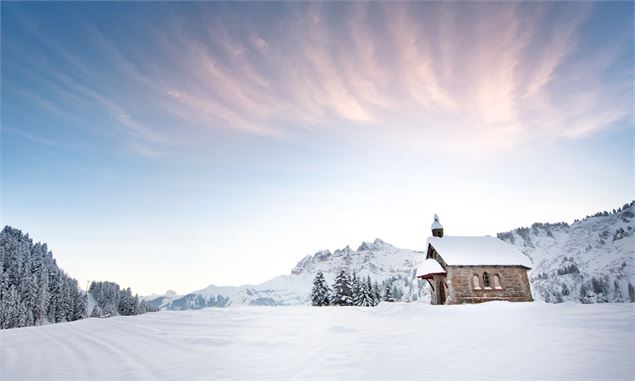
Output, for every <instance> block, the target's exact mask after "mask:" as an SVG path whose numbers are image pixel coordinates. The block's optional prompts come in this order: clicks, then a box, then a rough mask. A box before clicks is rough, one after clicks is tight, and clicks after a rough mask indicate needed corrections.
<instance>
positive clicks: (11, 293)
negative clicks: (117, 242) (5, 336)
mask: <svg viewBox="0 0 635 381" xmlns="http://www.w3.org/2000/svg"><path fill="white" fill-rule="evenodd" d="M90 293H91V295H93V296H94V299H95V307H94V308H93V309H92V314H91V316H93V317H108V316H112V315H138V314H142V313H144V312H150V311H156V308H154V307H151V306H150V305H148V304H147V303H145V302H140V301H139V297H138V296H137V295H134V296H133V295H132V291H131V290H130V288H126V289H123V290H120V288H119V285H118V284H116V283H112V282H93V283H92V284H91V286H90ZM90 312H91V311H89V310H88V295H87V294H86V293H85V292H84V291H82V290H81V289H80V288H79V285H78V284H77V280H75V279H73V278H71V277H69V276H68V275H66V273H65V272H64V271H63V270H62V269H60V268H59V267H58V266H57V263H56V262H55V259H53V253H52V252H50V251H49V250H48V247H47V245H46V244H45V243H44V244H43V243H39V242H38V243H33V240H32V239H31V238H30V237H29V235H28V234H23V233H22V231H20V230H18V229H15V228H12V227H10V226H6V227H5V228H4V229H2V231H1V232H0V329H5V328H17V327H29V326H33V325H41V324H46V323H61V322H69V321H74V320H79V319H84V318H86V317H88V315H89V313H90Z"/></svg>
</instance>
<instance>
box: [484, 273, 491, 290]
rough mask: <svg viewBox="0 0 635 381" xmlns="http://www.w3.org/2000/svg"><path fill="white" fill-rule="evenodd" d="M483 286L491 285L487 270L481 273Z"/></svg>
mask: <svg viewBox="0 0 635 381" xmlns="http://www.w3.org/2000/svg"><path fill="white" fill-rule="evenodd" d="M483 286H484V287H491V285H490V283H489V274H488V273H487V272H484V273H483Z"/></svg>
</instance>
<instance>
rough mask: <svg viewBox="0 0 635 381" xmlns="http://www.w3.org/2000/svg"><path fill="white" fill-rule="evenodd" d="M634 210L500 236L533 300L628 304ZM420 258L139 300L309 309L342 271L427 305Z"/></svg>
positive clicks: (327, 261)
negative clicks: (526, 266) (312, 297)
mask: <svg viewBox="0 0 635 381" xmlns="http://www.w3.org/2000/svg"><path fill="white" fill-rule="evenodd" d="M634 227H635V205H634V204H633V203H630V204H626V205H624V206H623V207H622V208H619V209H618V210H614V211H613V212H612V213H609V212H602V213H597V214H595V215H593V216H589V217H587V218H585V219H583V220H580V221H575V222H574V223H573V224H572V225H569V224H567V223H556V224H543V223H537V224H533V225H532V226H531V227H529V228H518V229H514V230H512V231H510V232H506V233H499V234H498V237H499V238H500V239H502V240H504V241H506V242H508V243H509V244H512V245H514V246H515V247H517V248H518V249H519V250H521V251H522V252H523V253H525V254H526V255H527V256H528V257H529V258H530V259H531V261H532V264H533V269H532V270H531V272H530V282H531V286H532V292H533V294H534V298H535V299H536V300H544V301H547V302H552V303H558V302H562V301H572V302H583V303H598V302H628V301H633V300H634V298H635V291H634V290H633V284H635V276H634V274H633V257H634V254H635V249H634V248H635V237H634V236H633V231H634ZM424 254H425V253H424V252H423V251H416V250H410V249H400V248H397V247H395V246H393V245H391V244H389V243H386V242H384V241H382V240H380V239H376V240H375V241H373V242H363V243H362V244H361V245H360V246H359V247H358V248H357V250H353V249H351V248H350V247H349V246H346V247H345V248H343V249H339V250H335V251H333V252H331V251H330V250H322V251H318V252H317V253H315V254H313V255H307V256H306V257H304V258H303V259H302V260H300V261H299V262H298V264H297V265H296V266H295V267H294V268H293V269H292V270H291V273H290V274H289V275H280V276H277V277H275V278H273V279H271V280H269V281H267V282H264V283H261V284H258V285H243V286H237V287H233V286H225V287H220V286H215V285H210V286H208V287H206V288H204V289H202V290H197V291H194V292H191V293H189V294H187V295H183V296H178V295H174V294H173V293H172V294H166V295H161V296H158V297H156V298H144V299H145V300H146V301H147V302H148V303H149V304H151V305H153V306H156V307H158V308H161V309H168V310H187V309H201V308H205V307H228V306H237V305H268V306H280V305H298V304H309V294H310V290H311V286H312V281H313V278H314V276H315V274H316V273H317V272H318V271H321V272H322V273H324V276H325V278H326V280H327V281H328V282H329V283H332V282H333V280H334V278H335V275H336V273H337V272H339V271H340V270H341V269H345V270H347V271H356V272H357V273H358V275H360V276H362V277H366V276H370V277H371V279H373V281H375V280H377V281H378V282H381V283H384V284H386V283H390V284H391V285H392V287H393V294H394V295H395V298H396V299H397V300H400V301H416V300H422V301H428V300H429V295H428V286H427V285H426V284H425V283H424V282H422V281H419V280H417V279H416V278H415V273H416V266H417V264H418V263H419V262H420V261H421V260H422V258H423V255H424Z"/></svg>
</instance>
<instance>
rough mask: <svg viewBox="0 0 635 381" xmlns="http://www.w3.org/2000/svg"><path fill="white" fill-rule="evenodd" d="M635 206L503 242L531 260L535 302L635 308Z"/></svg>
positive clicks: (536, 227)
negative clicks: (616, 304)
mask: <svg viewBox="0 0 635 381" xmlns="http://www.w3.org/2000/svg"><path fill="white" fill-rule="evenodd" d="M634 228H635V204H634V203H632V202H631V203H630V204H626V205H624V206H623V207H622V208H619V209H618V210H614V211H613V212H612V213H609V212H602V213H597V214H595V215H594V216H589V217H587V218H585V219H583V220H580V221H575V222H574V223H573V224H572V225H569V224H567V223H564V222H562V223H556V224H540V223H538V224H533V225H532V226H531V227H530V228H519V229H515V230H512V231H510V232H506V233H499V234H498V237H499V238H501V239H503V240H504V241H507V242H508V243H510V244H512V245H514V246H515V247H516V248H518V249H519V250H520V251H522V252H523V253H525V254H526V255H527V256H528V257H529V258H531V260H532V263H533V269H532V270H531V272H530V273H529V278H530V282H531V286H532V292H533V294H534V298H535V299H538V300H544V301H547V302H553V303H559V302H562V301H572V302H582V303H605V302H634V301H635V290H634V289H633V285H634V284H635V274H634V273H633V257H634V256H635V236H634V235H633V232H634V230H635V229H634Z"/></svg>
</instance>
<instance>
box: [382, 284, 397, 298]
mask: <svg viewBox="0 0 635 381" xmlns="http://www.w3.org/2000/svg"><path fill="white" fill-rule="evenodd" d="M394 301H395V299H393V297H392V285H391V284H390V283H386V287H384V302H394Z"/></svg>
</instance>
